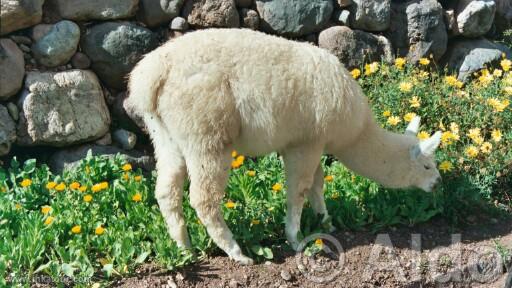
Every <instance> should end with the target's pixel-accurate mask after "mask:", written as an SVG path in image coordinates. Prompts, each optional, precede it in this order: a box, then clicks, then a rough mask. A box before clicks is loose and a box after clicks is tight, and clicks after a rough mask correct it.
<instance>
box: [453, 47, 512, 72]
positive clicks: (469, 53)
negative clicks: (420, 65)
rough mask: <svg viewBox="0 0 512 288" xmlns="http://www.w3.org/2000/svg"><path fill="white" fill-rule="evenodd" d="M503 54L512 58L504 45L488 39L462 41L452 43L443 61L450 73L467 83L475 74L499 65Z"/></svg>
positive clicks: (511, 53)
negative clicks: (485, 68)
mask: <svg viewBox="0 0 512 288" xmlns="http://www.w3.org/2000/svg"><path fill="white" fill-rule="evenodd" d="M502 53H505V54H506V56H507V58H511V57H512V52H511V51H510V49H509V48H507V47H505V46H504V45H500V44H497V43H492V42H491V41H488V40H486V39H460V40H455V41H453V42H452V43H450V46H449V48H448V51H447V53H446V55H445V57H444V59H443V60H444V64H446V65H447V67H448V69H449V70H450V71H453V72H455V73H457V74H458V79H459V80H461V81H467V80H469V79H470V77H471V75H472V74H473V72H476V71H478V70H480V69H483V68H484V67H485V66H491V65H492V64H494V63H497V62H498V61H499V60H500V59H501V54H502Z"/></svg>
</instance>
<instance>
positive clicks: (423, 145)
mask: <svg viewBox="0 0 512 288" xmlns="http://www.w3.org/2000/svg"><path fill="white" fill-rule="evenodd" d="M441 134H442V133H441V131H437V132H436V133H435V134H434V135H433V136H432V137H430V138H428V139H427V140H425V141H421V142H420V143H418V146H419V148H420V150H421V153H422V154H423V155H425V156H430V155H432V154H434V152H435V151H436V149H437V147H438V146H439V144H441Z"/></svg>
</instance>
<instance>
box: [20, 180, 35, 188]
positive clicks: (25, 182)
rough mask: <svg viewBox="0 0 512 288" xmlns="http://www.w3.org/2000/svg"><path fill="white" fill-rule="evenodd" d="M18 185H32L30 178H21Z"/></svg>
mask: <svg viewBox="0 0 512 288" xmlns="http://www.w3.org/2000/svg"><path fill="white" fill-rule="evenodd" d="M20 185H21V187H28V186H30V185H32V180H30V179H23V181H21V183H20Z"/></svg>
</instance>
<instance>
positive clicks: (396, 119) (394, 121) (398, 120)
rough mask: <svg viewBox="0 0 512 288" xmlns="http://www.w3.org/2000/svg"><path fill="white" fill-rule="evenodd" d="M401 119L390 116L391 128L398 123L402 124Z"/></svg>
mask: <svg viewBox="0 0 512 288" xmlns="http://www.w3.org/2000/svg"><path fill="white" fill-rule="evenodd" d="M400 121H402V120H400V118H398V117H397V116H390V117H389V118H388V124H389V125H391V126H396V125H397V124H398V123H400Z"/></svg>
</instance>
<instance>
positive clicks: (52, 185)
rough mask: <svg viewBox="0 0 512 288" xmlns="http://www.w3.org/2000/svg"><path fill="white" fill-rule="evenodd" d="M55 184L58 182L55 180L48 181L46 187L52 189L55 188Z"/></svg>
mask: <svg viewBox="0 0 512 288" xmlns="http://www.w3.org/2000/svg"><path fill="white" fill-rule="evenodd" d="M55 186H57V183H55V182H53V181H52V182H48V184H46V189H48V190H52V189H53V188H55Z"/></svg>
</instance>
